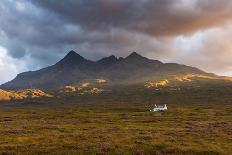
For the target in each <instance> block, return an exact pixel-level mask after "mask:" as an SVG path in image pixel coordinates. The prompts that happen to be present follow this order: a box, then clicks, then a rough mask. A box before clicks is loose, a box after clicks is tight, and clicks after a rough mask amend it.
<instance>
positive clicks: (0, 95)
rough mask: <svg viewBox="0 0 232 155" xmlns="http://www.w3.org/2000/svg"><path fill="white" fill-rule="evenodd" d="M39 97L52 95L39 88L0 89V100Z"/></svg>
mask: <svg viewBox="0 0 232 155" xmlns="http://www.w3.org/2000/svg"><path fill="white" fill-rule="evenodd" d="M40 97H52V95H50V94H47V93H45V92H43V91H42V90H39V89H24V90H20V91H6V90H2V89H0V100H4V101H9V100H22V99H34V98H40Z"/></svg>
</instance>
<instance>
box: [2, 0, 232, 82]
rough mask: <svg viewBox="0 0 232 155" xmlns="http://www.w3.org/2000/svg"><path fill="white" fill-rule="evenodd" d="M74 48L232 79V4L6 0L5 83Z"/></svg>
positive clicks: (217, 0)
mask: <svg viewBox="0 0 232 155" xmlns="http://www.w3.org/2000/svg"><path fill="white" fill-rule="evenodd" d="M70 50H75V51H76V52H77V53H79V54H80V55H82V56H84V57H86V58H87V59H90V60H98V59H100V58H102V57H106V56H110V55H115V56H117V57H125V56H127V55H129V53H131V52H133V51H136V52H137V53H140V54H141V55H143V56H146V57H148V58H151V59H158V60H161V61H163V62H177V63H180V64H186V65H190V66H195V67H198V68H200V69H202V70H204V71H207V72H213V73H216V74H218V75H227V76H232V61H231V60H232V0H94V1H93V0H59V1H57V0H0V84H1V83H4V82H7V81H9V80H12V79H13V78H14V77H15V76H16V75H17V74H18V73H20V72H25V71H29V70H37V69H39V68H42V67H45V66H48V65H52V64H54V63H55V62H57V61H58V60H59V59H61V58H62V57H64V55H66V54H67V52H68V51H70Z"/></svg>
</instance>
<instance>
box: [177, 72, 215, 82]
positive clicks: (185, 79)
mask: <svg viewBox="0 0 232 155" xmlns="http://www.w3.org/2000/svg"><path fill="white" fill-rule="evenodd" d="M193 78H202V79H211V80H216V79H219V78H217V77H211V76H206V75H201V74H186V75H182V76H176V77H175V79H176V80H177V81H180V82H191V81H192V79H193Z"/></svg>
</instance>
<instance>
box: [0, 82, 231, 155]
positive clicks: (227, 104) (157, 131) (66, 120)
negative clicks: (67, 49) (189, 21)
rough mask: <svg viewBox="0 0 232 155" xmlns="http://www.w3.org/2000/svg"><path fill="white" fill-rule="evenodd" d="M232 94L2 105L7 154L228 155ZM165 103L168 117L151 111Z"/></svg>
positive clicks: (142, 94)
mask: <svg viewBox="0 0 232 155" xmlns="http://www.w3.org/2000/svg"><path fill="white" fill-rule="evenodd" d="M122 90H123V91H122ZM231 93H232V87H230V86H228V87H225V86H224V87H219V88H215V87H211V88H201V89H200V88H191V89H189V88H180V89H176V88H167V89H160V90H142V89H140V88H139V87H138V88H134V87H133V88H131V89H130V88H118V89H115V90H114V91H110V92H107V91H106V92H105V93H103V94H97V95H85V96H76V95H74V94H72V95H70V96H66V97H65V96H63V97H62V98H56V99H52V100H51V99H49V100H45V99H44V100H37V101H35V100H34V101H23V102H21V103H2V104H1V106H0V154H152V155H153V154H154V155H220V154H225V155H227V154H228V155H229V154H231V152H232V121H231V120H232V97H231V95H230V94H231ZM159 103H164V104H165V103H166V104H167V105H168V108H169V109H168V111H167V112H165V113H151V112H149V109H150V108H151V107H152V105H153V104H159Z"/></svg>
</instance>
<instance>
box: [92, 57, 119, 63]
mask: <svg viewBox="0 0 232 155" xmlns="http://www.w3.org/2000/svg"><path fill="white" fill-rule="evenodd" d="M117 61H118V58H117V57H116V56H114V55H111V56H109V57H105V58H102V59H100V60H99V61H97V62H98V63H99V64H104V65H109V64H113V63H115V62H117Z"/></svg>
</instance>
